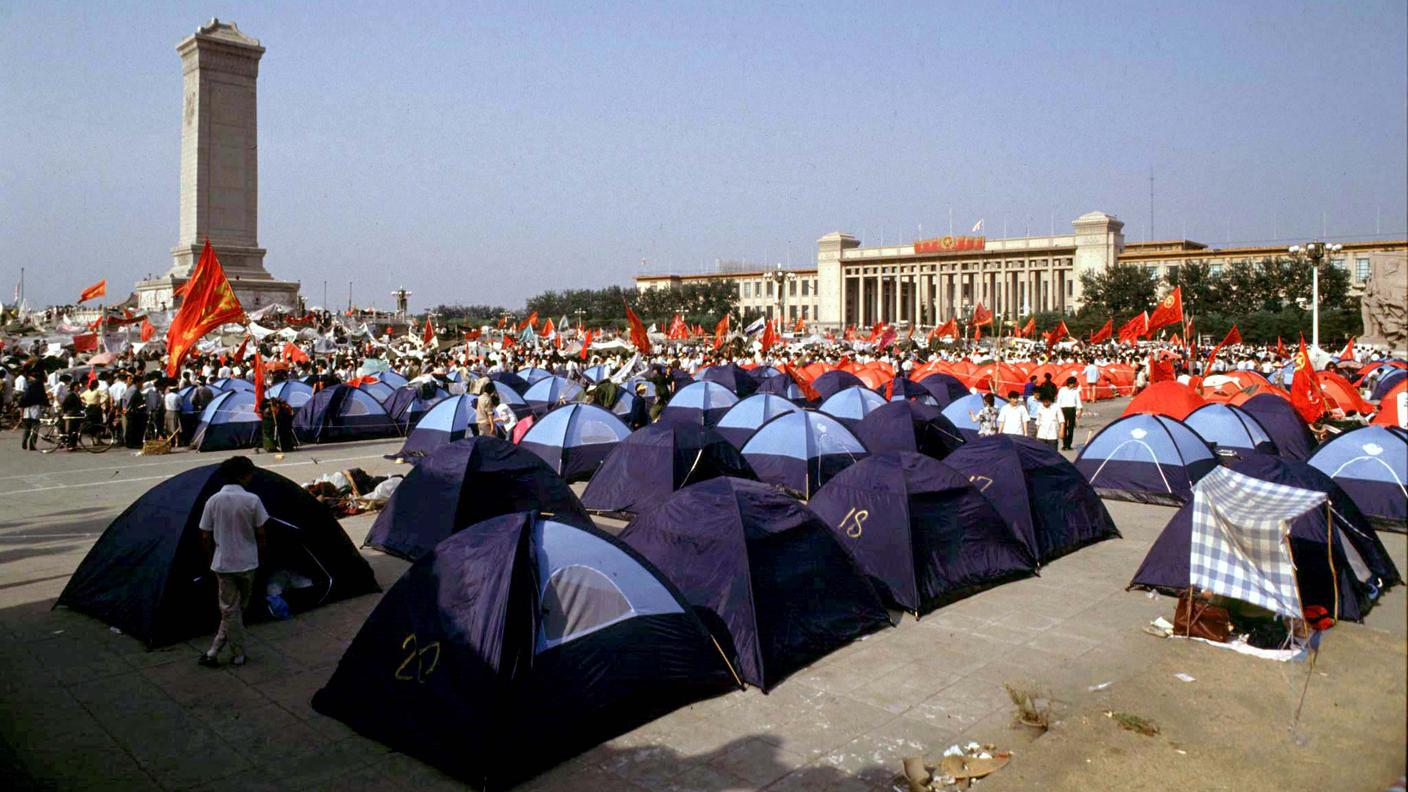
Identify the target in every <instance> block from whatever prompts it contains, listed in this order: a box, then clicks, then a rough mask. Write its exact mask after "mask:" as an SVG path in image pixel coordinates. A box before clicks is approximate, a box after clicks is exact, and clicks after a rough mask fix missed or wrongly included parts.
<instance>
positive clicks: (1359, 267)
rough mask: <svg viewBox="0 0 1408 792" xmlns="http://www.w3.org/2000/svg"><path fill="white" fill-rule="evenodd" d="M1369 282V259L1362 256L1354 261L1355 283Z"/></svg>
mask: <svg viewBox="0 0 1408 792" xmlns="http://www.w3.org/2000/svg"><path fill="white" fill-rule="evenodd" d="M1367 280H1369V257H1368V256H1360V257H1359V258H1356V259H1355V260H1354V282H1355V283H1363V282H1365V281H1367Z"/></svg>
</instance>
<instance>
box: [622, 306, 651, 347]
mask: <svg viewBox="0 0 1408 792" xmlns="http://www.w3.org/2000/svg"><path fill="white" fill-rule="evenodd" d="M626 324H627V325H628V326H630V329H631V343H632V344H633V345H635V348H636V351H637V352H640V353H641V354H642V355H649V354H650V336H649V334H647V333H646V332H645V324H644V323H642V322H641V320H640V317H639V316H636V312H635V311H632V310H631V306H630V304H629V303H627V304H626Z"/></svg>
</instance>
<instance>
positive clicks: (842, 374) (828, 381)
mask: <svg viewBox="0 0 1408 792" xmlns="http://www.w3.org/2000/svg"><path fill="white" fill-rule="evenodd" d="M857 387H859V388H864V387H865V382H863V381H862V380H861V378H860V377H857V376H856V375H854V374H852V373H851V372H849V371H842V370H840V369H834V370H832V371H828V372H826V373H824V374H822V375H820V376H818V377H817V378H816V379H814V380H812V388H813V389H814V390H815V391H816V392H817V395H819V396H820V397H821V398H822V399H823V400H825V399H829V398H831V397H832V396H833V395H835V394H836V392H837V391H842V390H845V389H846V388H857Z"/></svg>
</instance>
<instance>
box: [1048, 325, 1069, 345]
mask: <svg viewBox="0 0 1408 792" xmlns="http://www.w3.org/2000/svg"><path fill="white" fill-rule="evenodd" d="M1068 335H1070V331H1069V330H1067V329H1066V320H1065V319H1062V320H1061V323H1060V324H1058V325H1056V326H1055V327H1054V328H1052V329H1050V330H1048V331H1046V332H1045V333H1042V334H1041V337H1042V338H1043V339H1045V341H1046V345H1047V346H1056V342H1057V341H1060V340H1061V339H1063V338H1065V337H1066V336H1068Z"/></svg>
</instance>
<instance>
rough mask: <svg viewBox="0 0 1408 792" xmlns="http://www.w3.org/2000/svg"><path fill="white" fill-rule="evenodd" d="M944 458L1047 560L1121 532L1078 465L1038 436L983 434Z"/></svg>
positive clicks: (1036, 554)
mask: <svg viewBox="0 0 1408 792" xmlns="http://www.w3.org/2000/svg"><path fill="white" fill-rule="evenodd" d="M944 464H947V465H948V466H949V467H952V468H954V469H955V470H957V471H959V472H960V473H963V474H964V475H966V476H968V479H969V481H971V482H973V486H974V487H977V489H978V491H979V492H981V493H983V495H984V496H986V497H987V499H988V500H989V501H990V502H991V503H992V505H993V508H995V509H996V510H997V513H998V514H1000V515H1002V518H1003V519H1004V520H1006V521H1007V524H1008V525H1009V526H1010V527H1011V529H1012V531H1013V533H1014V534H1016V535H1017V537H1018V538H1020V539H1021V540H1022V541H1023V542H1024V543H1025V544H1026V545H1027V548H1028V550H1029V551H1030V552H1031V554H1032V556H1033V557H1034V558H1036V559H1037V560H1038V561H1040V562H1041V563H1043V564H1045V563H1049V562H1050V561H1053V560H1055V559H1057V558H1060V557H1061V556H1063V555H1066V554H1067V553H1071V552H1073V551H1075V550H1078V549H1080V548H1082V547H1084V546H1086V545H1088V544H1092V543H1094V542H1101V541H1104V540H1106V539H1114V538H1118V537H1119V535H1120V532H1119V531H1118V530H1117V529H1116V528H1115V521H1114V520H1112V519H1110V513H1109V512H1108V511H1107V510H1106V509H1105V504H1104V503H1102V502H1101V501H1100V497H1099V495H1097V494H1096V492H1095V490H1094V489H1093V488H1092V487H1091V486H1090V485H1089V484H1087V483H1086V482H1085V479H1084V478H1083V477H1082V476H1081V474H1080V472H1079V471H1078V470H1076V468H1075V466H1074V465H1072V464H1071V463H1070V462H1069V461H1067V460H1066V458H1065V457H1064V456H1061V453H1060V452H1059V451H1056V450H1055V449H1053V448H1051V447H1050V446H1048V445H1046V444H1045V443H1042V442H1041V441H1039V440H1033V439H1032V438H1029V437H1020V436H1015V435H992V436H989V437H979V438H976V439H973V440H970V441H968V442H966V443H964V444H963V445H961V446H959V447H958V448H957V449H955V450H954V451H953V453H951V454H949V455H948V456H947V457H944Z"/></svg>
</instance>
